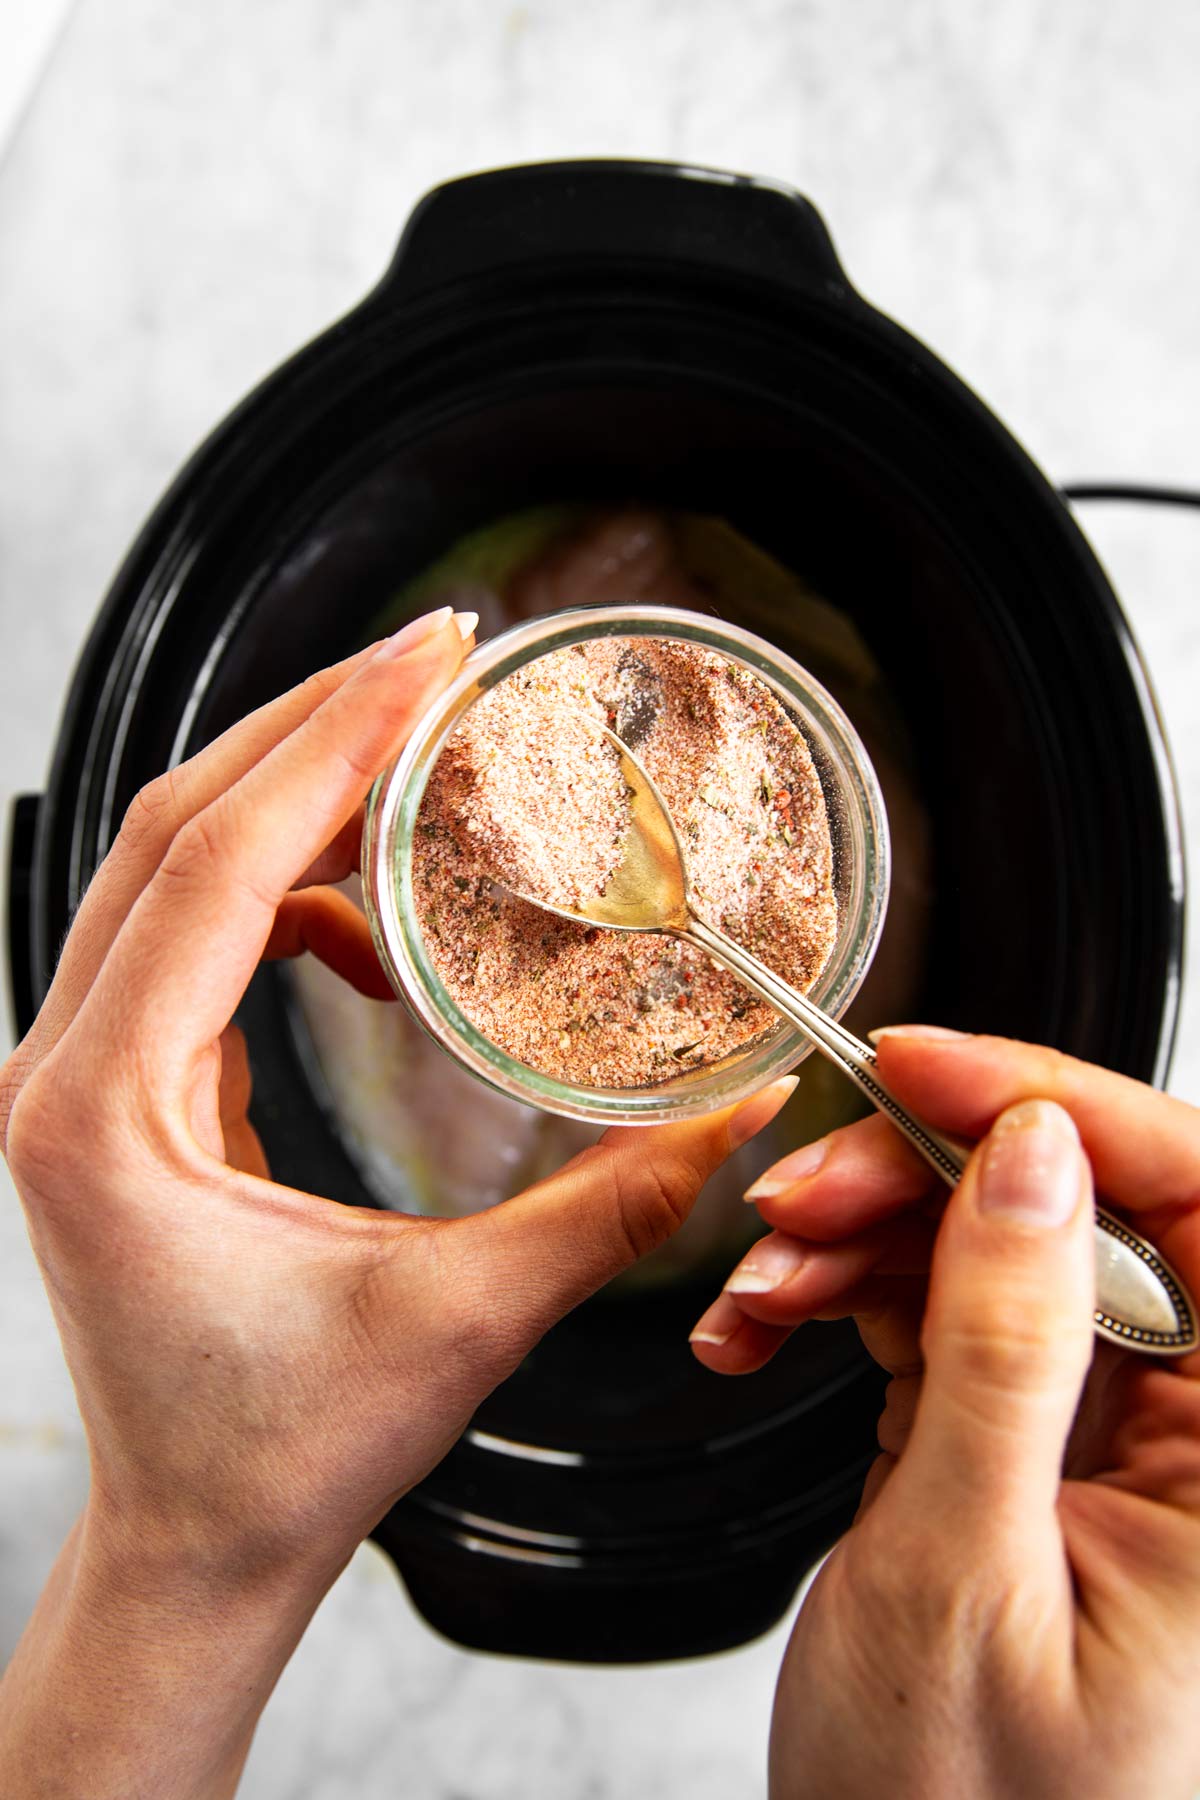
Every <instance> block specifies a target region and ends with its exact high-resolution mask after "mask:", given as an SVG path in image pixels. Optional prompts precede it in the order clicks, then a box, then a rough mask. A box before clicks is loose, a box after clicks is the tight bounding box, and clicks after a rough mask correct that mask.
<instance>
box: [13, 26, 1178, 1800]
mask: <svg viewBox="0 0 1200 1800" xmlns="http://www.w3.org/2000/svg"><path fill="white" fill-rule="evenodd" d="M1198 69H1200V9H1197V8H1196V7H1195V6H1194V5H1193V4H1192V3H1191V0H1159V4H1158V5H1157V6H1155V7H1147V6H1146V5H1145V4H1144V0H1106V3H1105V5H1104V6H1103V7H1100V6H1096V5H1095V4H1094V3H1093V0H1006V4H1005V5H1003V6H995V5H993V4H991V3H990V0H907V3H906V4H904V5H896V4H895V3H894V0H804V3H799V0H607V4H606V5H604V6H603V7H597V6H594V5H592V4H590V3H586V4H585V3H584V0H533V3H530V4H524V5H512V6H509V5H503V4H494V3H491V0H440V4H439V5H437V6H435V7H430V6H427V5H424V4H422V5H418V4H416V3H415V0H391V3H388V0H358V3H357V4H348V3H345V0H342V3H339V0H286V3H285V0H208V3H207V4H206V5H204V6H203V7H188V8H184V7H171V8H164V7H162V6H161V5H158V4H155V0H104V3H103V4H101V0H78V4H77V5H76V6H75V8H74V10H73V12H72V14H71V17H70V21H69V25H68V28H67V31H66V33H65V35H64V36H63V38H62V39H61V41H60V42H59V44H58V47H57V50H56V52H55V55H54V58H53V60H52V62H51V65H50V67H49V70H48V73H47V75H46V77H45V79H44V80H43V83H42V85H41V87H40V89H39V90H38V93H37V95H36V100H35V103H34V104H33V105H32V106H31V107H30V108H28V109H27V110H26V111H25V112H24V114H23V115H22V116H21V118H20V119H19V121H18V125H17V129H16V131H15V135H14V136H13V137H12V138H11V141H10V142H9V143H8V146H7V149H6V152H5V153H4V156H3V161H2V162H0V347H2V348H0V628H2V629H0V644H2V645H3V649H2V650H0V786H2V787H3V789H4V790H6V791H14V790H20V789H25V788H36V787H37V786H38V785H39V784H40V783H41V780H42V778H43V774H44V770H45V765H46V759H47V756H48V753H49V749H50V745H51V741H52V737H53V732H54V724H55V712H56V709H57V706H58V704H59V700H60V697H61V694H62V690H63V686H64V683H65V681H66V677H67V673H68V670H69V667H70V664H71V660H72V658H73V656H74V654H75V652H76V650H77V648H78V646H79V644H80V642H81V640H82V637H83V634H84V632H85V630H86V628H87V624H88V621H89V618H90V616H91V614H92V611H93V609H94V607H95V605H96V603H97V601H98V599H99V596H100V594H101V592H102V591H103V588H104V586H105V583H106V581H107V578H108V576H109V574H110V572H111V571H112V569H113V567H114V565H115V564H116V563H117V561H118V560H119V558H120V556H121V554H122V552H123V550H124V548H125V546H126V545H127V543H128V542H129V539H130V537H131V535H132V534H133V532H134V531H135V529H136V527H137V525H138V523H139V521H140V519H141V518H142V516H143V515H144V513H145V512H146V510H147V508H148V507H149V505H150V504H151V502H152V501H153V499H154V498H155V496H156V495H157V493H158V492H159V490H160V489H161V488H162V486H163V484H164V482H165V481H166V480H167V479H168V477H169V476H170V474H171V473H172V471H173V470H174V469H175V468H176V466H177V465H178V464H179V462H180V460H181V459H182V458H183V456H184V455H185V454H186V453H187V451H188V450H189V449H190V447H191V446H192V444H193V443H194V442H195V441H196V440H197V439H198V438H199V437H200V436H201V435H202V434H203V433H204V432H205V431H206V430H207V428H208V427H209V426H210V425H211V423H212V422H213V421H214V420H215V419H216V418H218V417H219V416H220V414H221V413H222V412H223V411H224V410H225V409H226V408H227V407H228V406H229V405H230V404H231V403H232V402H233V401H234V400H236V399H237V398H238V396H239V395H240V394H241V393H242V392H243V391H244V390H245V389H246V388H247V387H248V386H249V385H250V383H251V382H253V381H254V379H255V378H256V377H257V376H259V375H260V374H262V373H263V372H264V371H266V370H267V369H269V368H270V367H271V366H273V365H274V364H275V363H276V362H278V361H279V359H280V357H281V356H282V355H284V354H285V353H286V352H287V351H288V350H290V349H291V348H292V347H293V346H294V345H296V344H297V343H298V342H300V341H301V340H303V339H304V338H305V337H307V336H308V335H310V334H311V333H312V332H314V331H315V330H317V329H318V328H320V327H321V326H322V325H323V324H324V323H326V322H327V321H328V320H329V319H330V318H331V317H333V316H334V315H335V314H337V313H338V312H339V311H341V310H343V309H345V308H346V307H347V306H349V305H350V304H352V303H353V302H354V300H355V299H356V298H357V297H358V296H359V295H360V294H361V293H362V291H363V290H364V289H365V288H366V287H367V286H368V285H369V284H370V283H371V282H372V281H373V280H374V279H375V277H376V275H377V274H378V272H379V271H380V270H381V268H382V267H383V265H384V263H385V261H386V260H387V257H388V255H389V252H390V249H391V246H392V242H393V239H394V237H395V235H396V232H397V230H398V228H399V226H400V224H401V222H402V221H403V219H404V217H405V215H406V214H407V213H408V211H409V209H410V207H411V205H412V203H413V201H414V200H415V199H416V197H417V196H418V195H419V194H420V192H421V191H422V190H423V189H424V188H426V187H427V186H429V185H430V184H431V183H432V182H434V181H436V180H438V179H440V178H442V177H445V176H448V175H451V174H455V173H460V172H462V171H464V170H467V169H471V168H476V167H480V166H484V165H488V164H495V163H502V162H512V161H521V160H529V159H533V158H538V157H543V156H567V155H578V154H605V153H609V154H619V155H650V156H666V157H673V158H680V159H683V160H691V161H698V162H706V163H715V164H721V165H725V166H729V167H733V168H743V169H749V170H755V171H759V172H762V173H767V174H771V175H774V176H777V177H780V178H783V179H785V180H789V181H792V182H794V183H795V184H796V185H798V186H800V187H802V188H804V189H805V190H806V191H807V192H808V193H810V194H811V195H812V196H813V197H814V198H815V199H816V201H817V202H818V204H819V205H820V207H821V208H822V210H823V211H824V213H825V215H826V217H827V219H828V220H829V221H830V223H831V225H832V228H833V231H834V234H835V237H836V239H837V242H838V244H839V248H840V250H841V252H842V254H843V256H844V258H845V261H846V264H847V267H848V269H849V270H850V272H851V274H852V276H853V277H854V279H855V280H856V281H857V282H858V284H859V285H860V286H861V287H862V289H863V290H864V291H865V292H866V293H867V294H868V295H869V296H870V297H871V298H873V299H874V300H875V301H876V302H877V303H879V304H880V305H882V306H884V307H885V308H886V309H888V310H889V311H891V312H893V313H895V314H896V315H897V316H898V317H899V318H900V319H902V320H903V321H904V322H905V323H906V324H908V325H909V326H911V327H912V328H913V329H915V330H916V331H917V332H918V333H919V334H920V335H922V336H923V337H925V338H926V339H928V340H929V341H930V342H931V343H932V344H933V345H934V346H935V347H936V348H937V349H938V350H939V351H940V353H941V354H942V355H943V356H944V357H945V358H946V359H947V360H948V361H949V362H951V363H952V364H953V365H954V366H955V367H957V368H958V369H959V371H960V372H961V373H962V374H964V375H965V376H966V377H967V378H968V379H969V380H970V381H971V382H972V383H973V384H974V385H975V386H976V387H977V388H978V389H979V390H980V391H981V392H982V393H983V395H984V396H985V397H986V398H987V399H988V400H989V401H990V402H991V404H992V405H993V406H994V407H995V408H996V409H997V410H998V411H999V413H1000V414H1001V416H1002V417H1004V418H1005V419H1007V421H1008V422H1009V423H1010V424H1011V425H1012V426H1013V427H1014V429H1015V430H1016V431H1017V433H1018V434H1019V435H1020V436H1021V437H1022V438H1023V439H1024V441H1025V442H1026V443H1027V444H1028V445H1029V447H1030V448H1031V449H1032V451H1033V452H1034V454H1035V455H1036V456H1037V457H1038V458H1039V460H1041V461H1042V462H1043V464H1044V465H1045V466H1046V467H1047V468H1048V469H1049V470H1050V471H1051V472H1052V473H1053V474H1054V475H1056V476H1058V477H1061V478H1067V477H1071V476H1079V475H1123V476H1126V477H1131V478H1138V477H1141V478H1144V479H1153V478H1158V479H1162V480H1173V481H1179V482H1186V481H1190V482H1191V483H1192V484H1193V485H1200V432H1198V424H1197V422H1198V421H1200V236H1198V235H1197V233H1196V231H1195V220H1196V216H1197V207H1198V205H1200V132H1198V131H1197V130H1196V123H1195V117H1196V114H1195V108H1196V99H1195V94H1196V78H1197V70H1198ZM1087 523H1088V526H1089V529H1091V530H1092V532H1093V536H1094V539H1095V541H1096V543H1097V545H1098V547H1099V549H1100V551H1101V554H1102V555H1103V557H1104V559H1105V560H1106V562H1107V563H1108V566H1109V568H1110V570H1111V572H1112V574H1113V577H1114V579H1115V581H1116V583H1117V586H1118V589H1119V591H1120V592H1121V594H1122V596H1123V598H1124V601H1125V604H1126V607H1127V609H1128V611H1129V613H1130V616H1131V618H1132V619H1133V622H1134V625H1135V629H1136V630H1137V632H1138V635H1139V636H1140V639H1141V642H1142V644H1143V647H1144V649H1145V651H1146V654H1147V657H1148V660H1149V662H1150V665H1151V668H1152V670H1153V671H1154V674H1155V676H1156V679H1157V683H1158V687H1159V692H1160V695H1161V699H1162V704H1163V710H1164V713H1165V716H1166V720H1167V724H1168V727H1169V729H1170V732H1171V736H1172V739H1173V742H1174V746H1175V752H1176V757H1177V761H1178V765H1179V773H1180V777H1181V783H1182V787H1183V791H1184V800H1185V806H1186V807H1187V808H1188V809H1189V810H1190V820H1189V825H1190V835H1191V841H1192V845H1193V850H1194V848H1195V844H1196V832H1197V829H1200V824H1198V821H1200V713H1198V711H1197V707H1196V700H1195V696H1196V693H1197V691H1200V607H1198V606H1197V596H1198V595H1200V517H1197V516H1195V515H1188V514H1180V515H1149V514H1141V513H1136V514H1135V513H1133V512H1125V511H1120V512H1118V511H1117V510H1116V509H1112V510H1109V511H1105V512H1104V513H1101V512H1099V511H1093V512H1089V514H1088V516H1087ZM1196 861H1197V858H1196V857H1195V856H1194V855H1193V863H1194V864H1195V863H1196ZM1197 974H1198V971H1197V967H1196V957H1195V954H1194V953H1193V956H1192V960H1191V977H1190V992H1189V999H1188V1003H1187V1008H1186V1012H1185V1020H1184V1031H1183V1035H1182V1040H1181V1046H1180V1054H1179V1057H1178V1059H1177V1062H1176V1071H1175V1078H1174V1083H1173V1085H1174V1086H1175V1088H1176V1090H1177V1091H1178V1092H1180V1093H1183V1094H1185V1095H1187V1096H1188V1097H1189V1098H1192V1099H1197V1098H1200V1002H1198V1001H1197V998H1196V995H1197V992H1198V991H1200V984H1198V982H1197ZM0 1256H2V1259H3V1260H2V1272H0V1651H6V1650H7V1649H8V1648H9V1647H10V1646H11V1644H12V1643H13V1641H14V1639H15V1637H16V1635H17V1634H18V1632H19V1630H20V1626H21V1623H22V1620H23V1618H24V1616H25V1613H26V1611H27V1609H28V1607H29V1605H30V1604H31V1602H32V1599H33V1596H34V1593H35V1591H36V1589H37V1587H38V1586H39V1584H40V1582H41V1580H42V1578H43V1576H44V1573H45V1570H46V1568H47V1566H48V1563H49V1560H50V1558H51V1556H52V1554H53V1551H54V1548H55V1546H56V1544H57V1542H58V1540H59V1539H60V1537H61V1535H62V1533H63V1531H64V1530H65V1527H66V1525H67V1522H68V1520H69V1519H70V1517H71V1515H72V1512H73V1510H74V1508H75V1507H76V1506H77V1504H78V1502H79V1498H80V1495H81V1492H82V1488H83V1481H84V1464H83V1453H82V1444H81V1439H80V1433H79V1428H78V1424H77V1422H76V1418H75V1413H74V1409H73V1403H72V1396H71V1390H70V1385H69V1382H68V1380H67V1378H66V1376H65V1373H64V1371H63V1367H62V1362H61V1357H60V1355H59V1352H58V1348H57V1344H56V1341H55V1339H54V1335H53V1331H52V1327H51V1325H50V1321H49V1317H48V1313H47V1309H46V1305H45V1302H44V1299H43V1297H42V1294H41V1290H40V1287H39V1284H38V1281H37V1276H36V1272H35V1270H34V1268H33V1265H32V1260H31V1258H30V1255H29V1252H28V1248H27V1246H26V1244H25V1240H24V1235H23V1231H22V1228H21V1225H20V1220H19V1214H18V1211H17V1208H16V1206H15V1203H14V1202H13V1200H12V1197H11V1193H10V1190H9V1189H8V1187H7V1186H4V1187H3V1189H2V1191H0ZM782 1641H783V1639H782V1634H781V1633H780V1632H776V1633H774V1634H773V1635H772V1636H771V1637H770V1638H768V1639H767V1640H765V1641H764V1642H763V1643H760V1644H758V1645H755V1646H752V1647H750V1648H749V1649H747V1650H745V1651H742V1652H739V1653H737V1654H735V1655H732V1656H728V1657H724V1658H720V1659H717V1660H714V1661H711V1662H706V1663H702V1664H697V1665H693V1666H690V1667H686V1668H668V1669H656V1670H645V1671H592V1670H576V1669H565V1668H558V1667H538V1666H531V1665H526V1664H521V1663H510V1662H504V1661H498V1660H490V1659H486V1658H478V1657H472V1656H467V1655H464V1654H462V1653H461V1652H459V1651H456V1650H454V1649H452V1648H450V1647H449V1646H447V1645H445V1644H443V1643H441V1642H440V1641H438V1640H436V1639H435V1638H434V1637H433V1636H432V1635H431V1634H430V1633H428V1632H427V1631H426V1630H425V1629H424V1628H423V1627H422V1626H421V1625H420V1623H419V1622H418V1621H417V1620H416V1618H415V1617H414V1615H413V1614H412V1612H411V1610H410V1609H409V1608H408V1606H407V1603H406V1602H405V1601H404V1599H403V1597H402V1596H401V1595H400V1594H399V1593H398V1592H397V1590H396V1588H395V1585H394V1583H393V1582H392V1580H391V1578H390V1577H389V1576H388V1575H387V1573H386V1571H385V1569H384V1567H383V1565H382V1564H381V1562H380V1561H379V1560H378V1559H377V1558H376V1557H375V1556H374V1554H373V1553H371V1552H367V1551H364V1552H362V1553H361V1554H360V1555H359V1557H358V1558H357V1559H356V1560H355V1562H354V1563H353V1564H352V1566H351V1568H350V1570H349V1571H348V1573H347V1575H346V1576H345V1577H344V1578H343V1580H342V1581H341V1583H340V1584H339V1585H338V1587H337V1589H336V1590H335V1592H334V1593H333V1595H332V1596H331V1597H330V1599H329V1601H328V1602H327V1604H326V1605H325V1607H324V1608H323V1610H322V1612H321V1613H320V1615H319V1616H318V1619H317V1621H316V1623H315V1625H314V1627H313V1629H312V1631H311V1633H310V1635H309V1637H308V1639H307V1640H306V1642H305V1644H304V1646H303V1648H302V1650H301V1652H300V1654H299V1655H298V1656H297V1658H296V1660H295V1662H294V1664H293V1665H292V1667H291V1669H290V1670H289V1671H288V1673H287V1675H286V1676H285V1678H284V1680H283V1682H282V1684H281V1686H280V1689H279V1691H278V1693H277V1695H276V1697H275V1699H274V1700H273V1701H272V1703H271V1706H270V1707H269V1709H268V1712H267V1716H266V1719H265V1721H264V1723H263V1727H262V1730H261V1733H260V1736H259V1740H258V1743H257V1746H256V1748H255V1751H254V1753H253V1756H252V1759H251V1764H250V1769H249V1772H248V1774H247V1778H246V1782H245V1787H244V1793H245V1794H246V1795H247V1796H248V1800H350V1797H351V1796H354V1797H355V1800H385V1797H388V1800H390V1797H392V1796H395V1795H397V1794H400V1793H403V1794H404V1795H405V1796H406V1800H517V1797H518V1796H519V1797H520V1800H628V1797H629V1796H637V1800H684V1797H685V1796H686V1800H753V1797H754V1796H758V1795H761V1793H762V1791H763V1774H762V1770H763V1758H764V1745H765V1731H766V1721H767V1716H768V1711H769V1704H770V1691H771V1684H772V1680H773V1675H774V1670H775V1666H776V1664H777V1662H778V1658H779V1654H780V1651H781V1648H782Z"/></svg>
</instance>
